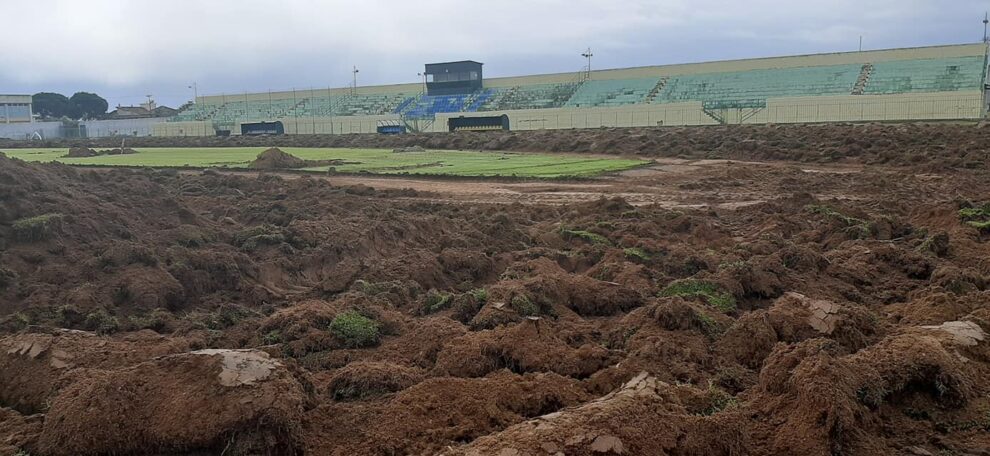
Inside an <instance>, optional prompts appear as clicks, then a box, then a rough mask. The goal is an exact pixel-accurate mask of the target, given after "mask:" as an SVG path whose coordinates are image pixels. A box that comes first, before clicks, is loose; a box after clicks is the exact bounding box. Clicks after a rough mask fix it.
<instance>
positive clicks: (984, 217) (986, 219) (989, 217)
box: [959, 204, 990, 232]
mask: <svg viewBox="0 0 990 456" xmlns="http://www.w3.org/2000/svg"><path fill="white" fill-rule="evenodd" d="M959 218H960V219H961V220H962V221H963V222H965V223H966V224H967V225H969V226H971V227H973V228H976V229H978V230H980V231H981V232H987V231H990V204H984V205H983V206H981V207H966V208H963V209H960V210H959Z"/></svg>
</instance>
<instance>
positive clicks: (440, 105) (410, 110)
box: [396, 95, 471, 119]
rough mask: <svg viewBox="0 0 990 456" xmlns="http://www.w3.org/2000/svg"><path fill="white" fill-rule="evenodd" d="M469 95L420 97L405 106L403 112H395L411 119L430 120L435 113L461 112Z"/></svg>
mask: <svg viewBox="0 0 990 456" xmlns="http://www.w3.org/2000/svg"><path fill="white" fill-rule="evenodd" d="M468 98H471V95H434V96H430V95H420V97H419V98H418V99H416V100H415V101H413V102H412V103H409V104H407V105H406V107H405V108H404V110H403V111H397V112H396V113H397V114H402V115H403V116H405V117H409V118H412V119H430V118H433V117H434V116H435V115H436V114H437V113H442V112H463V111H464V108H465V107H466V106H467V102H468Z"/></svg>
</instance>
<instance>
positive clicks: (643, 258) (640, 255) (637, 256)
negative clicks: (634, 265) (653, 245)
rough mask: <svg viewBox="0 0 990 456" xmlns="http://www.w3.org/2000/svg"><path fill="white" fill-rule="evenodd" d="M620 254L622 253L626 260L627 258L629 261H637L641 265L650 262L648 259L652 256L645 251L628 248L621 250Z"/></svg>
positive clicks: (637, 248)
mask: <svg viewBox="0 0 990 456" xmlns="http://www.w3.org/2000/svg"><path fill="white" fill-rule="evenodd" d="M622 253H624V254H625V255H626V258H629V259H630V260H633V261H639V262H643V263H645V262H647V261H650V259H652V258H653V256H652V255H650V252H647V251H646V250H643V249H641V248H639V247H630V248H628V249H623V250H622Z"/></svg>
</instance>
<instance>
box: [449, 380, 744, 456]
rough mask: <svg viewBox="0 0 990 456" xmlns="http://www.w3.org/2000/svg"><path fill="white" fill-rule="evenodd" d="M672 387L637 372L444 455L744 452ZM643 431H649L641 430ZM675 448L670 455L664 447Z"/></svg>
mask: <svg viewBox="0 0 990 456" xmlns="http://www.w3.org/2000/svg"><path fill="white" fill-rule="evenodd" d="M678 389H679V388H678V387H675V386H672V385H669V384H666V383H664V382H661V381H659V380H657V379H656V378H654V377H650V376H648V375H647V374H646V373H642V374H640V375H638V376H636V377H635V378H633V379H632V380H630V381H629V382H628V383H626V384H625V385H624V386H623V387H622V388H620V389H618V390H616V391H615V392H613V393H611V394H608V395H606V396H604V397H601V398H599V399H596V400H594V401H590V402H587V403H585V404H582V405H581V406H578V407H574V408H570V409H567V410H563V411H560V412H556V413H550V414H547V415H543V416H540V417H537V418H535V419H532V420H529V421H526V422H524V423H521V424H518V425H515V426H512V427H510V428H508V429H506V430H505V431H502V432H500V433H497V434H494V435H491V436H485V437H482V438H480V439H478V440H476V441H474V442H471V443H470V444H469V445H466V446H464V447H461V448H458V449H456V450H451V451H448V452H445V453H443V454H445V455H464V456H468V455H470V456H481V455H487V454H506V455H508V454H514V455H515V454H574V455H588V456H591V455H623V454H658V455H665V454H698V455H700V454H725V455H728V454H744V453H745V452H746V447H745V446H744V444H743V443H742V442H743V435H742V432H740V431H739V430H733V429H731V428H729V427H728V426H724V425H719V424H720V423H718V422H711V421H710V420H705V419H704V418H703V417H697V416H690V415H688V411H687V410H686V409H685V407H684V405H683V404H682V403H681V402H682V401H681V396H682V395H683V394H684V392H682V391H678ZM645 429H649V432H643V431H644V430H645ZM674 448H676V450H677V451H676V453H674V452H670V453H668V452H667V451H666V450H665V449H674Z"/></svg>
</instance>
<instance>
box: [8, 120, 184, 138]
mask: <svg viewBox="0 0 990 456" xmlns="http://www.w3.org/2000/svg"><path fill="white" fill-rule="evenodd" d="M164 122H165V119H161V118H159V119H127V120H87V121H83V122H80V123H79V124H80V125H83V126H84V127H83V128H81V129H80V128H79V127H78V126H63V124H62V122H33V123H11V124H0V138H9V139H30V138H32V137H33V136H34V134H35V133H38V134H40V135H41V137H42V138H46V139H47V138H60V137H63V136H69V137H79V136H81V135H80V134H79V131H83V132H85V137H87V138H103V137H107V136H152V135H155V125H158V124H162V123H164ZM74 129H75V130H76V131H75V132H73V131H72V130H74Z"/></svg>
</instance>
